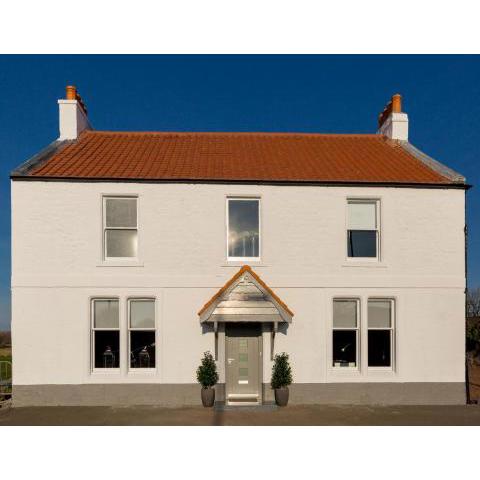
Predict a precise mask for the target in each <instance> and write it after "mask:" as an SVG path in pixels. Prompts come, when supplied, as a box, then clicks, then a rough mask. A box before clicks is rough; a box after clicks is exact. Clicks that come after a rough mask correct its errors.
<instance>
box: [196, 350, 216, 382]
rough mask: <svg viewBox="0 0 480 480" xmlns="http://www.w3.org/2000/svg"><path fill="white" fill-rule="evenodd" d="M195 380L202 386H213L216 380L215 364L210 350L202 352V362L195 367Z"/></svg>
mask: <svg viewBox="0 0 480 480" xmlns="http://www.w3.org/2000/svg"><path fill="white" fill-rule="evenodd" d="M197 380H198V383H199V384H200V385H201V386H202V387H203V388H208V387H213V386H214V385H215V384H216V383H217V382H218V373H217V365H216V363H215V360H214V359H213V356H212V354H211V353H210V352H205V353H204V354H203V358H202V363H201V365H200V366H199V367H198V368H197Z"/></svg>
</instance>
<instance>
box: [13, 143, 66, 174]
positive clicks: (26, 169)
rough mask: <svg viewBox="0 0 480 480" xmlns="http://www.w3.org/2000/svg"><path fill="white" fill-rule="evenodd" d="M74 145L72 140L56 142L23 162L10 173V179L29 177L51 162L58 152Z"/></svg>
mask: <svg viewBox="0 0 480 480" xmlns="http://www.w3.org/2000/svg"><path fill="white" fill-rule="evenodd" d="M71 143H73V141H72V140H55V141H53V142H52V143H50V144H49V145H47V146H46V147H45V148H43V149H42V150H40V151H39V152H38V153H36V154H35V155H33V157H30V158H29V159H28V160H27V161H25V162H23V163H22V164H21V165H19V166H18V167H17V168H15V169H14V170H12V171H11V172H10V178H18V177H28V176H29V174H30V172H31V171H32V170H33V169H34V168H37V167H39V166H40V165H42V164H43V163H45V162H47V161H48V160H50V158H52V157H53V155H55V154H56V153H57V152H59V151H60V149H62V148H63V147H64V146H67V145H69V144H71Z"/></svg>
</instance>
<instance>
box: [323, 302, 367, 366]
mask: <svg viewBox="0 0 480 480" xmlns="http://www.w3.org/2000/svg"><path fill="white" fill-rule="evenodd" d="M336 301H338V302H355V303H356V306H357V326H356V328H350V327H340V328H338V327H335V326H334V318H333V315H334V308H333V304H334V303H335V302H336ZM342 330H346V331H351V330H355V349H356V350H355V353H356V358H355V363H356V365H355V366H348V367H340V366H338V365H334V363H333V333H334V332H335V331H342ZM360 336H361V303H360V298H358V297H333V299H332V335H331V342H330V349H331V358H330V368H333V369H334V370H335V371H348V372H352V371H360V359H361V355H360Z"/></svg>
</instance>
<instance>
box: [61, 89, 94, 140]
mask: <svg viewBox="0 0 480 480" xmlns="http://www.w3.org/2000/svg"><path fill="white" fill-rule="evenodd" d="M58 108H59V116H60V137H59V140H76V139H77V138H78V136H79V135H80V133H81V132H83V131H84V130H90V129H91V128H92V127H91V125H90V122H89V121H88V117H87V108H86V107H85V104H84V103H83V101H82V98H81V97H80V95H79V94H78V93H77V89H76V88H75V87H74V86H71V85H69V86H67V89H66V98H65V99H60V100H59V101H58Z"/></svg>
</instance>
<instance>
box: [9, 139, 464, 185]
mask: <svg viewBox="0 0 480 480" xmlns="http://www.w3.org/2000/svg"><path fill="white" fill-rule="evenodd" d="M57 143H58V142H57ZM408 146H410V144H408V143H406V142H398V141H392V140H389V139H388V138H386V137H384V136H382V135H378V134H376V135H330V134H304V133H223V132H218V133H216V132H215V133H198V132H197V133H188V132H181V133H175V132H106V131H88V130H87V131H84V132H83V133H82V134H81V135H80V137H79V138H78V140H76V141H73V142H72V141H68V142H64V144H62V145H56V148H55V149H53V151H51V152H50V153H49V154H48V155H43V156H42V155H40V156H38V155H37V157H41V158H37V160H36V161H34V162H32V161H30V162H27V163H26V164H24V166H22V167H20V168H19V169H17V170H16V171H15V172H13V173H12V178H15V177H29V178H37V179H46V178H54V179H91V180H101V179H105V180H114V179H124V180H139V181H141V180H150V181H232V182H241V181H251V182H298V183H301V182H307V183H308V182H314V183H317V182H318V183H382V184H431V185H435V184H441V185H449V184H452V185H453V184H458V183H464V180H465V179H464V178H463V177H461V176H460V175H458V174H456V173H455V172H453V171H451V170H449V169H448V168H447V167H444V166H442V165H441V164H439V163H438V162H436V161H434V160H433V159H430V160H432V162H429V161H427V160H426V159H429V157H427V156H426V155H425V154H422V153H421V152H419V151H418V150H416V149H414V148H406V147H408ZM416 152H418V154H417V153H416ZM439 165H440V166H441V167H442V168H437V167H438V166H439Z"/></svg>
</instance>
